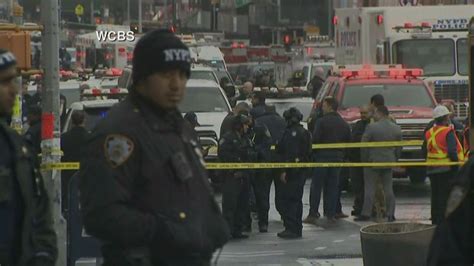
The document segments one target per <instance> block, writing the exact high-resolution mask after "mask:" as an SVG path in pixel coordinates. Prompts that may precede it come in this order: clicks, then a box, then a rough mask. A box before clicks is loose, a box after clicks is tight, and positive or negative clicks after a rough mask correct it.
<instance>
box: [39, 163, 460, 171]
mask: <svg viewBox="0 0 474 266" xmlns="http://www.w3.org/2000/svg"><path fill="white" fill-rule="evenodd" d="M462 164H463V162H380V163H314V162H302V163H207V164H206V169H208V170H231V169H279V168H315V167H387V168H391V167H415V166H426V167H435V166H437V167H441V166H455V165H462ZM79 168H80V163H50V164H43V165H42V166H41V169H42V170H79Z"/></svg>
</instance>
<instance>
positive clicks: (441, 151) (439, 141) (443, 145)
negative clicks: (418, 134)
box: [425, 126, 464, 162]
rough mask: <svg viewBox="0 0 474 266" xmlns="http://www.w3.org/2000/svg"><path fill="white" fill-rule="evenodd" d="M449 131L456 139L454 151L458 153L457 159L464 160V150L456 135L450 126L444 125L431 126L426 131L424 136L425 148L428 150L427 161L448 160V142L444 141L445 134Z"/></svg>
mask: <svg viewBox="0 0 474 266" xmlns="http://www.w3.org/2000/svg"><path fill="white" fill-rule="evenodd" d="M449 132H453V134H454V137H455V139H456V151H457V154H458V160H459V161H464V152H463V148H462V146H461V143H460V142H459V139H458V137H457V136H456V134H455V133H454V129H453V128H452V127H446V126H433V127H432V128H431V129H429V130H428V131H426V133H425V138H426V148H427V151H428V156H427V158H428V161H431V162H433V161H436V162H449V161H450V159H449V157H448V143H447V141H446V136H447V135H448V133H449Z"/></svg>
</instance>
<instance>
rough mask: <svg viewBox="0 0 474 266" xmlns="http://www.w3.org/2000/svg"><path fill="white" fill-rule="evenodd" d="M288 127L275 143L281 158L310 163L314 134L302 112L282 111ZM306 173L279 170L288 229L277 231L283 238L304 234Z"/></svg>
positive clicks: (282, 159)
mask: <svg viewBox="0 0 474 266" xmlns="http://www.w3.org/2000/svg"><path fill="white" fill-rule="evenodd" d="M283 115H284V117H285V119H286V121H287V124H288V126H287V128H286V130H285V132H284V133H283V138H282V139H281V141H280V142H279V143H278V144H277V146H276V152H277V154H278V155H279V157H280V161H282V162H289V163H298V162H307V161H309V158H310V155H311V134H310V133H309V132H308V131H307V130H306V129H304V128H303V126H302V125H301V124H300V123H301V120H303V114H301V112H300V111H299V110H298V109H296V108H294V107H293V108H290V109H289V110H287V111H285V113H284V114H283ZM305 181H306V175H305V171H304V169H303V168H294V169H283V170H281V172H280V182H281V184H280V190H279V191H278V193H280V195H279V198H280V200H281V202H280V204H281V213H282V218H283V225H284V226H285V230H284V231H282V232H280V233H278V237H280V238H283V239H294V238H300V237H301V236H302V229H303V224H302V222H301V219H302V216H303V201H302V200H303V191H304V184H305Z"/></svg>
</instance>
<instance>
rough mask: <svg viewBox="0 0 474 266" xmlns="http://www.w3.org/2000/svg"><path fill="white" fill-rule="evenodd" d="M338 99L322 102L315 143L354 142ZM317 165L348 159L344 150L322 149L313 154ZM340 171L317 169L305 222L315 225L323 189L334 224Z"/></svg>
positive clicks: (326, 213) (336, 169)
mask: <svg viewBox="0 0 474 266" xmlns="http://www.w3.org/2000/svg"><path fill="white" fill-rule="evenodd" d="M337 108H338V103H337V101H336V99H334V98H332V97H327V98H325V99H324V101H323V112H324V115H323V117H322V118H320V119H318V120H317V121H316V124H315V128H314V133H313V144H324V143H347V142H350V141H351V129H350V127H349V125H348V124H347V122H346V121H344V119H342V117H341V116H340V115H339V114H338V113H337V112H336V111H337ZM313 154H314V156H313V159H314V160H315V161H316V162H342V161H343V160H344V157H345V152H344V150H343V149H319V150H316V152H314V153H313ZM340 173H341V168H337V167H333V168H325V167H319V168H316V169H315V170H314V175H313V180H312V182H311V192H310V212H309V215H308V217H307V218H306V219H305V222H306V223H316V219H317V218H318V213H319V210H318V209H319V202H320V200H321V190H322V189H323V188H324V215H325V216H326V217H327V219H328V221H329V222H330V223H333V222H335V219H336V212H337V204H338V200H339V199H338V197H339V175H340Z"/></svg>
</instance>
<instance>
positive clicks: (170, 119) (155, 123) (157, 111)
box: [130, 90, 184, 132]
mask: <svg viewBox="0 0 474 266" xmlns="http://www.w3.org/2000/svg"><path fill="white" fill-rule="evenodd" d="M130 98H131V101H132V102H133V104H134V105H135V106H136V107H137V108H138V109H139V110H140V111H141V112H142V114H143V115H144V116H145V118H146V119H147V120H148V121H149V123H150V126H151V127H152V128H153V130H157V131H176V130H177V131H179V132H181V130H182V128H183V124H184V119H183V117H182V115H181V113H180V112H179V111H178V109H174V110H164V109H162V108H159V107H157V106H155V105H154V104H153V103H152V102H151V101H150V100H149V99H147V98H145V97H143V96H142V95H140V94H139V93H138V92H136V91H134V90H132V91H131V93H130Z"/></svg>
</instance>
